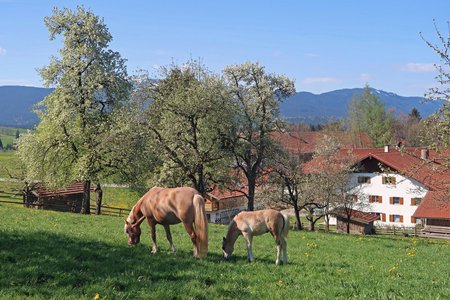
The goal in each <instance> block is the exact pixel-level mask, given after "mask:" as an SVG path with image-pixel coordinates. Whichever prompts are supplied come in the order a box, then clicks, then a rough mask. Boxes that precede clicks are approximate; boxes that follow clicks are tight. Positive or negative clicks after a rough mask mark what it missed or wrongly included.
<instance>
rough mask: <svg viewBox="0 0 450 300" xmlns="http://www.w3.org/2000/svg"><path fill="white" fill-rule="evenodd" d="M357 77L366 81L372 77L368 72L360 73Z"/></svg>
mask: <svg viewBox="0 0 450 300" xmlns="http://www.w3.org/2000/svg"><path fill="white" fill-rule="evenodd" d="M359 79H360V80H361V81H364V82H368V81H370V80H371V79H372V75H370V74H368V73H361V74H359Z"/></svg>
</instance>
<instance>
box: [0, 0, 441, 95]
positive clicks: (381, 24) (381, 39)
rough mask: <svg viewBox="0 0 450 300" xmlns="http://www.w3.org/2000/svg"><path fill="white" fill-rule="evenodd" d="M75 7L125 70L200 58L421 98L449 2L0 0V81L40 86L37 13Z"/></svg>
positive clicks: (323, 85)
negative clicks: (93, 20) (107, 36)
mask: <svg viewBox="0 0 450 300" xmlns="http://www.w3.org/2000/svg"><path fill="white" fill-rule="evenodd" d="M77 5H83V6H84V7H85V8H88V9H91V10H92V11H93V12H94V13H95V14H96V15H98V16H101V17H103V18H104V22H105V24H106V25H107V27H108V28H109V31H110V33H111V34H112V36H113V41H112V42H111V44H110V48H111V49H112V50H114V51H118V52H119V53H120V54H121V56H122V57H123V58H125V59H127V68H128V73H129V74H130V75H133V74H135V73H136V72H137V71H138V70H142V69H143V70H148V71H149V72H150V74H156V73H157V69H158V68H159V67H160V66H166V65H169V64H171V63H172V62H175V63H177V64H183V63H184V62H186V61H188V60H189V59H200V60H201V61H202V62H203V63H204V64H205V65H206V66H207V67H208V68H209V69H210V70H211V71H214V72H217V73H219V72H221V70H222V69H223V68H224V67H225V66H229V65H234V64H240V63H244V62H247V61H251V62H259V63H260V64H262V65H264V66H265V68H266V71H267V72H269V73H275V74H284V75H286V76H288V77H289V78H291V79H293V80H295V85H296V89H297V91H308V92H312V93H316V94H317V93H323V92H328V91H332V90H336V89H342V88H355V87H363V86H364V85H365V84H366V83H367V84H369V85H370V86H371V87H374V88H376V89H381V90H385V91H388V92H394V93H397V94H399V95H402V96H423V95H424V93H425V92H426V91H427V90H428V89H429V88H431V87H433V86H436V85H437V83H436V79H435V76H436V75H437V73H436V71H435V68H434V64H439V63H440V61H439V57H438V56H437V54H436V53H434V52H433V50H432V49H431V48H429V47H428V46H427V44H426V43H425V41H424V40H423V39H422V37H421V35H420V33H422V36H423V37H424V38H425V39H426V40H428V41H430V42H433V43H437V42H438V39H437V36H436V30H435V25H436V27H437V28H438V29H439V30H440V31H441V32H442V33H443V35H444V36H447V35H448V26H447V21H450V15H449V14H448V12H449V11H450V1H448V0H442V1H438V0H428V1H425V0H424V1H418V0H396V1H392V0H377V1H362V0H340V1H337V0H336V1H335V0H328V1H325V0H314V1H312V0H311V1H306V0H297V1H296V0H285V1H282V0H279V1H265V0H259V1H256V0H255V1H253V0H246V1H243V0H227V1H211V0H209V1H208V0H205V1H195V0H191V1H181V0H180V1H172V0H164V1H161V0H159V1H152V0H148V1H132V0H128V1H122V0H116V1H111V0H110V1H102V0H100V1H46V0H0V86H2V85H26V86H42V81H41V79H40V76H39V74H38V72H37V70H36V69H37V68H41V67H43V66H46V65H48V64H49V62H50V57H51V56H52V55H55V56H58V49H59V48H60V47H61V46H62V44H61V43H60V41H50V40H49V34H48V31H47V28H46V27H45V24H44V21H43V20H44V17H46V16H50V15H51V13H52V9H53V7H58V8H64V7H67V8H71V9H75V8H76V6H77Z"/></svg>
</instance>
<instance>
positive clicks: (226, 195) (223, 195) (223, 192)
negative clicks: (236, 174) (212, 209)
mask: <svg viewBox="0 0 450 300" xmlns="http://www.w3.org/2000/svg"><path fill="white" fill-rule="evenodd" d="M247 192H248V191H247V188H241V189H240V191H239V190H228V189H220V188H218V187H214V188H213V190H212V191H211V192H209V193H207V194H208V195H209V196H211V197H212V198H215V199H217V200H224V199H231V198H236V197H242V196H244V195H245V194H244V193H247Z"/></svg>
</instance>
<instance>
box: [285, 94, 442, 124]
mask: <svg viewBox="0 0 450 300" xmlns="http://www.w3.org/2000/svg"><path fill="white" fill-rule="evenodd" d="M362 92H363V89H362V88H354V89H342V90H335V91H331V92H327V93H323V94H318V95H316V94H312V93H308V92H299V93H297V94H295V95H294V96H292V97H290V98H289V99H286V100H285V101H284V103H283V104H282V106H281V109H280V112H281V115H282V116H283V117H285V118H286V119H288V120H290V121H292V122H298V121H302V122H305V123H321V122H326V121H327V120H329V119H340V118H344V117H345V116H346V115H347V108H348V105H349V104H350V102H351V99H352V97H354V96H355V95H356V96H360V95H361V94H362ZM371 93H372V94H373V95H375V96H377V97H378V98H379V99H380V100H381V102H383V103H384V105H385V107H386V109H387V110H393V111H394V112H395V114H397V115H398V114H400V113H404V114H408V113H410V112H411V110H412V109H413V108H414V107H415V108H417V110H418V111H419V112H420V115H421V116H422V117H427V116H429V115H430V114H432V113H434V112H435V111H437V110H439V108H440V107H441V106H442V102H434V101H433V102H431V101H425V99H424V98H423V97H403V96H399V95H397V94H394V93H389V92H385V91H381V90H376V89H373V88H371Z"/></svg>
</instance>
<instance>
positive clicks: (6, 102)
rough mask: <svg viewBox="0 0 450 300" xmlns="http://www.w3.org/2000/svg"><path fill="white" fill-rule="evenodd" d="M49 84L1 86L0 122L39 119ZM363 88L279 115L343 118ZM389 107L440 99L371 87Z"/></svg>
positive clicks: (298, 104) (287, 106)
mask: <svg viewBox="0 0 450 300" xmlns="http://www.w3.org/2000/svg"><path fill="white" fill-rule="evenodd" d="M52 90H53V89H50V88H39V87H26V86H0V125H2V126H13V127H23V128H31V127H33V126H34V125H36V124H37V123H38V122H39V119H38V117H37V115H36V114H35V113H34V112H33V111H32V108H33V106H34V105H35V104H36V103H38V102H39V101H41V100H43V99H44V98H45V96H47V95H48V94H49V93H51V92H52ZM362 91H363V89H362V88H354V89H340V90H335V91H331V92H326V93H322V94H312V93H309V92H298V93H296V94H295V95H294V96H292V97H290V98H288V99H286V100H285V101H283V103H282V104H281V106H280V113H281V115H282V116H283V117H284V118H285V119H286V120H288V121H290V122H304V123H310V124H317V123H323V122H327V121H328V120H330V119H331V120H333V119H334V120H336V119H342V118H344V117H345V116H346V114H347V108H348V105H349V103H350V101H351V99H352V97H354V96H355V95H356V96H360V95H361V94H362ZM371 92H372V94H374V95H376V96H377V97H378V98H379V99H380V100H381V102H383V103H384V105H385V107H386V108H387V109H388V110H393V111H394V113H396V114H400V113H403V114H408V113H410V112H411V110H412V109H413V108H414V107H415V108H417V110H418V111H419V112H420V114H421V116H422V117H427V116H429V115H430V114H432V113H433V112H435V111H437V110H438V109H439V108H440V107H441V106H442V102H434V101H433V102H427V101H425V99H424V98H423V97H403V96H399V95H397V94H395V93H390V92H385V91H382V90H377V89H371Z"/></svg>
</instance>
